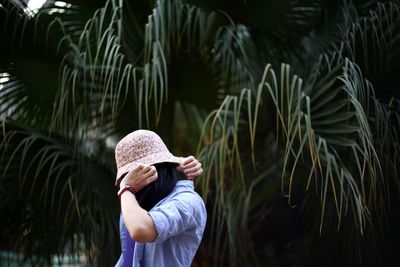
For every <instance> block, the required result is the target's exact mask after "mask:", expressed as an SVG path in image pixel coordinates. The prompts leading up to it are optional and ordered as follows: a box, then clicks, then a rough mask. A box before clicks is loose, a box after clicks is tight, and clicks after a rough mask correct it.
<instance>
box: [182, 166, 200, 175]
mask: <svg viewBox="0 0 400 267" xmlns="http://www.w3.org/2000/svg"><path fill="white" fill-rule="evenodd" d="M200 169H201V164H198V165H196V166H194V167H192V168H187V169H184V170H183V172H184V173H185V174H186V175H187V174H189V173H193V172H197V171H198V170H200Z"/></svg>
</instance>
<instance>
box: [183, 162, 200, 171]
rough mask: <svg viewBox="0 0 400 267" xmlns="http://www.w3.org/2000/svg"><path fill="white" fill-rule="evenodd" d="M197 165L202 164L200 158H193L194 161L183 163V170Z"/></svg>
mask: <svg viewBox="0 0 400 267" xmlns="http://www.w3.org/2000/svg"><path fill="white" fill-rule="evenodd" d="M197 165H201V164H200V162H199V161H198V160H193V161H192V162H190V163H187V164H186V165H183V171H185V170H187V169H190V168H193V167H195V166H197Z"/></svg>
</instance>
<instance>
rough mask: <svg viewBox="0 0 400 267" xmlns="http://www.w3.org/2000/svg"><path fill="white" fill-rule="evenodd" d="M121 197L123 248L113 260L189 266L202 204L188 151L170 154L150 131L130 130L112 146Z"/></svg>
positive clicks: (199, 231) (197, 169)
mask: <svg viewBox="0 0 400 267" xmlns="http://www.w3.org/2000/svg"><path fill="white" fill-rule="evenodd" d="M115 157H116V162H117V167H118V172H117V184H119V187H120V190H119V191H118V196H119V197H120V202H121V217H120V236H121V248H122V254H121V257H120V259H119V260H118V262H117V264H116V266H129V267H132V266H157V267H159V266H168V267H174V266H190V264H191V262H192V260H193V257H194V255H195V253H196V251H197V248H198V246H199V244H200V241H201V238H202V235H203V231H204V227H205V223H206V217H207V214H206V210H205V206H204V202H203V200H202V199H201V197H200V196H199V195H198V194H197V193H196V192H195V191H194V187H193V182H192V181H190V180H181V174H180V172H179V171H178V170H180V171H183V172H184V173H185V174H186V175H187V176H188V178H194V177H195V176H198V175H199V174H201V172H202V169H201V164H200V163H199V162H198V161H197V160H196V159H194V158H193V157H189V158H186V159H184V160H182V158H178V157H175V156H173V155H172V154H171V153H170V152H169V151H168V149H167V147H166V146H165V144H164V143H163V141H162V140H161V138H160V137H159V136H158V135H157V134H156V133H154V132H151V131H147V130H138V131H135V132H133V133H131V134H129V135H127V136H126V137H124V138H123V139H122V140H121V141H120V142H119V143H118V144H117V147H116V150H115Z"/></svg>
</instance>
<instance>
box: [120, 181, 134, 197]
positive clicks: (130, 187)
mask: <svg viewBox="0 0 400 267" xmlns="http://www.w3.org/2000/svg"><path fill="white" fill-rule="evenodd" d="M125 191H129V192H131V193H132V194H135V193H136V190H135V188H133V186H131V185H128V184H126V185H124V187H122V188H121V189H120V190H119V191H118V197H119V198H121V196H122V194H123V193H124V192H125Z"/></svg>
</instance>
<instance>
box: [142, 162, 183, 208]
mask: <svg viewBox="0 0 400 267" xmlns="http://www.w3.org/2000/svg"><path fill="white" fill-rule="evenodd" d="M154 167H156V169H157V173H158V179H157V180H156V181H155V182H153V183H151V184H149V185H148V186H146V187H144V188H142V189H141V190H140V191H139V192H137V193H136V194H135V196H136V199H137V201H138V202H139V205H140V206H141V207H142V208H143V209H145V210H147V211H149V210H151V208H153V207H154V206H155V205H156V204H157V203H158V202H159V201H160V200H162V199H163V198H165V197H166V196H168V195H169V194H170V193H171V191H172V189H174V187H175V185H176V182H177V181H178V180H179V179H180V178H181V173H180V172H179V171H178V170H177V169H176V167H177V164H175V163H169V162H163V163H158V164H154Z"/></svg>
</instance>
